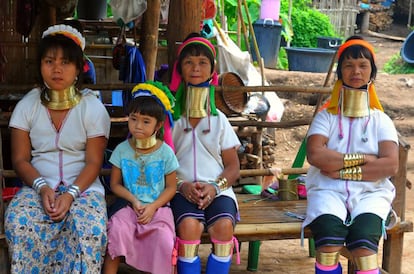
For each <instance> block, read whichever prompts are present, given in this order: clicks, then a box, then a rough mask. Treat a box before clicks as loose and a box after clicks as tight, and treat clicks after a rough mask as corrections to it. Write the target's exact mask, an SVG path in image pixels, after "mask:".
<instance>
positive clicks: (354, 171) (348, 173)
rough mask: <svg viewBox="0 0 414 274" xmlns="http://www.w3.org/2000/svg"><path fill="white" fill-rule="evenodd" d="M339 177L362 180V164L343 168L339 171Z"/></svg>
mask: <svg viewBox="0 0 414 274" xmlns="http://www.w3.org/2000/svg"><path fill="white" fill-rule="evenodd" d="M339 178H340V179H342V180H352V181H361V180H362V168H361V167H360V166H356V167H350V168H343V169H341V170H340V171H339Z"/></svg>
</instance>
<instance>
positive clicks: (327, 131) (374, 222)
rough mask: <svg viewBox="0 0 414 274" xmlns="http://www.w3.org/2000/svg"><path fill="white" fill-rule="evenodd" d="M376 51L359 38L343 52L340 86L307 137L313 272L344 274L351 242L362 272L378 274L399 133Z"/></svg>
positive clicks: (306, 223)
mask: <svg viewBox="0 0 414 274" xmlns="http://www.w3.org/2000/svg"><path fill="white" fill-rule="evenodd" d="M376 72H377V67H376V65H375V55H374V49H373V47H372V45H371V44H369V43H368V42H367V41H365V40H363V39H362V38H360V37H358V36H354V37H351V38H349V39H348V40H347V41H346V42H345V43H344V44H343V45H342V46H341V47H340V48H339V49H338V70H337V74H338V81H337V82H336V84H335V86H334V89H333V91H332V95H331V99H330V104H329V105H328V108H327V109H325V110H323V111H321V112H319V113H318V114H317V115H316V116H315V119H314V120H313V122H312V124H311V126H310V129H309V132H308V140H307V158H308V162H309V163H310V165H311V167H310V168H309V172H308V176H307V179H306V188H307V195H308V207H307V214H306V220H305V221H304V224H303V225H304V226H309V227H310V229H311V230H312V234H313V236H314V238H315V244H316V249H317V256H316V264H315V272H316V273H318V274H319V273H320V274H322V273H326V274H328V273H330V274H342V268H341V265H340V264H339V262H338V259H339V251H340V250H341V248H342V247H343V246H344V244H345V245H346V247H347V248H348V250H350V251H351V253H352V255H353V257H354V262H355V264H356V269H357V272H356V273H359V274H362V273H364V274H378V273H379V270H378V258H377V252H378V242H379V240H380V238H381V236H382V233H383V231H384V230H385V229H384V224H385V220H386V219H387V216H388V214H389V213H390V211H391V203H392V201H393V199H394V195H395V189H394V186H393V184H392V183H391V181H390V180H389V177H391V176H393V175H395V174H396V172H397V169H398V136H397V131H396V129H395V127H394V124H393V123H392V120H391V119H390V118H389V117H388V116H387V115H386V114H385V113H384V112H383V109H382V106H381V104H380V102H379V100H378V98H377V95H376V92H375V88H374V83H373V81H374V79H375V76H376Z"/></svg>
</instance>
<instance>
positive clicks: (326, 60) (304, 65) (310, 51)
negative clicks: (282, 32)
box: [285, 47, 336, 72]
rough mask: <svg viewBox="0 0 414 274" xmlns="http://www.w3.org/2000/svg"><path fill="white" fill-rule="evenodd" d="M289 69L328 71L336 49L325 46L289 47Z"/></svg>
mask: <svg viewBox="0 0 414 274" xmlns="http://www.w3.org/2000/svg"><path fill="white" fill-rule="evenodd" d="M285 49H286V53H287V57H288V65H289V70H291V71H306V72H328V70H329V67H330V65H331V62H332V58H333V57H334V55H335V52H336V50H333V49H323V48H299V47H298V48H296V47H287V48H285Z"/></svg>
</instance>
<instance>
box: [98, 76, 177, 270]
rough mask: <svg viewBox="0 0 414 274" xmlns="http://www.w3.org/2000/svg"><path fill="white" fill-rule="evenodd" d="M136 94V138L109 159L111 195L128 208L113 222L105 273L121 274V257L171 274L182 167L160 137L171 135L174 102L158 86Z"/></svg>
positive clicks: (131, 123) (132, 115)
mask: <svg viewBox="0 0 414 274" xmlns="http://www.w3.org/2000/svg"><path fill="white" fill-rule="evenodd" d="M132 93H133V100H132V101H131V103H130V104H129V106H128V113H129V117H128V129H129V132H130V133H131V136H132V137H131V138H128V139H127V140H125V141H124V142H122V143H120V144H119V145H118V146H117V147H116V148H115V150H114V151H113V152H112V155H111V158H110V159H109V161H110V162H111V163H112V164H113V167H112V172H111V182H110V184H111V189H112V191H113V192H114V193H115V194H116V195H117V196H118V197H121V198H123V199H125V200H127V201H128V202H129V205H128V206H126V207H124V208H122V209H120V210H119V211H118V212H116V213H115V214H114V215H113V216H112V217H111V218H110V220H109V221H108V252H107V255H106V258H105V263H104V273H117V270H118V266H119V263H120V259H121V257H125V261H126V263H127V264H128V265H131V266H133V267H135V268H136V269H139V270H141V271H146V272H150V273H153V274H165V273H172V269H173V268H172V259H173V249H174V241H175V228H174V220H173V215H172V212H171V209H170V207H169V201H170V200H171V198H172V197H173V196H174V194H175V191H176V186H177V180H176V172H175V171H176V169H177V168H178V162H177V159H176V157H175V155H174V152H173V150H172V148H171V147H170V146H168V145H167V144H166V143H164V142H163V141H161V140H160V139H158V138H157V136H158V137H159V138H162V133H163V131H164V129H165V132H164V133H165V134H166V135H169V134H170V132H169V128H170V126H171V125H172V116H171V103H172V102H173V99H174V98H173V96H172V95H171V93H170V92H169V90H168V88H167V87H165V86H162V85H161V84H160V83H158V82H146V83H142V84H138V85H137V86H135V87H134V89H133V90H132ZM166 116H167V118H166ZM164 121H165V124H166V127H163V124H164Z"/></svg>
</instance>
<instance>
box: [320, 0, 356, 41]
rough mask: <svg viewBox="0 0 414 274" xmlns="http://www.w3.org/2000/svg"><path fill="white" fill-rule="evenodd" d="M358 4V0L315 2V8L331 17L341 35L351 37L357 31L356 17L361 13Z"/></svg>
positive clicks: (323, 0) (324, 0)
mask: <svg viewBox="0 0 414 274" xmlns="http://www.w3.org/2000/svg"><path fill="white" fill-rule="evenodd" d="M357 2H358V1H357V0H314V1H313V6H314V7H315V8H316V9H318V10H319V11H321V12H322V13H324V14H326V15H328V16H329V18H330V20H331V23H332V25H334V27H335V30H336V32H337V33H338V34H339V35H341V36H344V37H349V36H351V35H353V34H354V32H355V29H356V16H357V14H358V13H359V9H358V4H357Z"/></svg>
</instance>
